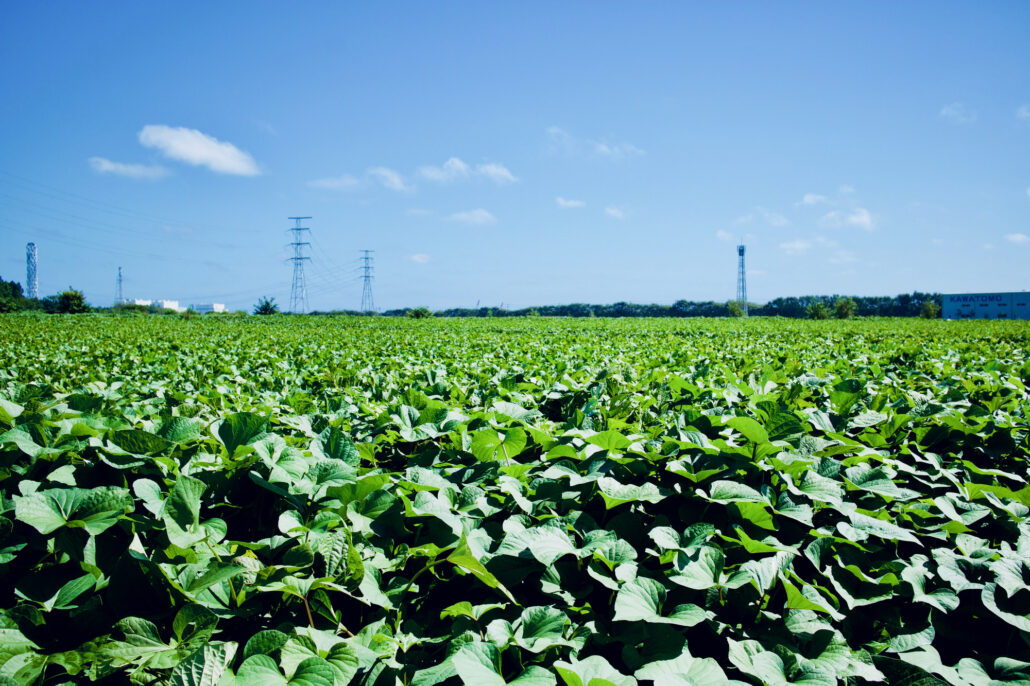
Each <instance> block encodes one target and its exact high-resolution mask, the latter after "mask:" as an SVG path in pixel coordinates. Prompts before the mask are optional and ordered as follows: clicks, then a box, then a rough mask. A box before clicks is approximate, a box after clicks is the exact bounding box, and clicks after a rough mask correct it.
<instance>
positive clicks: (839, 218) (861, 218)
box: [819, 207, 876, 231]
mask: <svg viewBox="0 0 1030 686" xmlns="http://www.w3.org/2000/svg"><path fill="white" fill-rule="evenodd" d="M819 225H820V226H823V227H826V228H830V229H839V228H842V227H846V226H854V227H857V228H860V229H864V230H866V231H872V230H873V229H874V228H875V227H876V218H875V217H874V216H873V215H872V213H871V212H869V210H867V209H865V208H864V207H856V208H855V209H853V210H850V211H847V212H842V211H840V210H834V211H832V212H827V213H826V214H824V215H823V216H822V217H821V218H820V219H819Z"/></svg>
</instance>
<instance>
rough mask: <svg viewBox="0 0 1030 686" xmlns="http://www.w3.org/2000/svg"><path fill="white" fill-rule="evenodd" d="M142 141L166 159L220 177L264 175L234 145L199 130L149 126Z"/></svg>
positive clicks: (144, 129)
mask: <svg viewBox="0 0 1030 686" xmlns="http://www.w3.org/2000/svg"><path fill="white" fill-rule="evenodd" d="M139 142H140V144H141V145H143V146H144V147H147V148H157V149H158V150H160V151H161V152H162V153H164V155H165V157H168V158H170V159H173V160H179V161H180V162H185V163H187V164H192V165H195V166H198V167H207V168H208V169H210V170H211V171H213V172H218V173H219V174H234V175H237V176H257V175H258V174H260V173H261V170H260V169H258V166H257V163H256V162H255V161H254V158H253V157H251V156H250V155H248V154H247V153H245V152H243V151H242V150H240V149H239V148H237V147H236V146H235V145H233V144H232V143H227V142H225V141H220V140H218V139H217V138H214V137H212V136H208V135H207V134H206V133H202V132H200V131H197V130H196V129H187V128H186V127H184V126H179V127H174V128H173V127H171V126H164V125H163V124H148V125H146V126H144V127H143V128H142V129H141V130H140V132H139Z"/></svg>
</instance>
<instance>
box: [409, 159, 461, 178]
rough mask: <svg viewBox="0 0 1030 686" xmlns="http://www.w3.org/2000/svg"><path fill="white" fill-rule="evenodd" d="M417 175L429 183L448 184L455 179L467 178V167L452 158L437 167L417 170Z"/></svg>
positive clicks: (429, 166) (425, 167)
mask: <svg viewBox="0 0 1030 686" xmlns="http://www.w3.org/2000/svg"><path fill="white" fill-rule="evenodd" d="M418 175H419V176H421V177H422V178H424V179H429V180H430V181H438V182H439V183H450V182H451V181H455V180H457V179H464V178H468V175H469V166H468V165H467V164H465V163H464V162H462V161H461V160H460V159H458V158H457V157H452V158H450V159H448V160H447V161H446V162H444V163H443V164H442V165H440V166H439V167H433V166H431V165H427V166H424V167H419V168H418Z"/></svg>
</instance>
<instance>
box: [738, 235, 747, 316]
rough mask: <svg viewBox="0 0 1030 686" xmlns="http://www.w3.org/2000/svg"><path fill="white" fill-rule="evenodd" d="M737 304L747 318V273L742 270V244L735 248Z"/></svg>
mask: <svg viewBox="0 0 1030 686" xmlns="http://www.w3.org/2000/svg"><path fill="white" fill-rule="evenodd" d="M737 302H738V303H740V307H741V308H742V309H743V311H744V316H745V317H746V316H747V272H746V271H745V270H744V244H743V243H741V244H740V245H738V246H737Z"/></svg>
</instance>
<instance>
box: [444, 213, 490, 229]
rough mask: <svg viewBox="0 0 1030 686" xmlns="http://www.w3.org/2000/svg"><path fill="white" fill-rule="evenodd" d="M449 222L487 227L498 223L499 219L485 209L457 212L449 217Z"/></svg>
mask: <svg viewBox="0 0 1030 686" xmlns="http://www.w3.org/2000/svg"><path fill="white" fill-rule="evenodd" d="M447 220H448V221H452V222H460V223H462V224H472V225H479V226H482V225H485V224H493V223H494V222H496V221H497V218H496V217H494V216H493V215H492V214H490V213H489V212H487V211H486V210H484V209H477V210H465V211H464V212H455V213H454V214H452V215H449V216H448V217H447Z"/></svg>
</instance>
